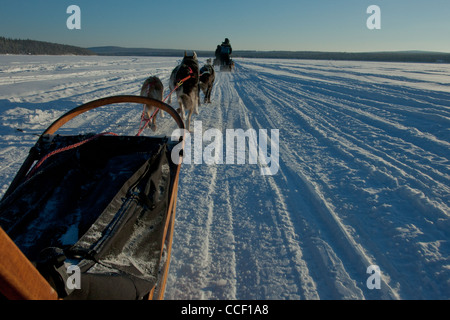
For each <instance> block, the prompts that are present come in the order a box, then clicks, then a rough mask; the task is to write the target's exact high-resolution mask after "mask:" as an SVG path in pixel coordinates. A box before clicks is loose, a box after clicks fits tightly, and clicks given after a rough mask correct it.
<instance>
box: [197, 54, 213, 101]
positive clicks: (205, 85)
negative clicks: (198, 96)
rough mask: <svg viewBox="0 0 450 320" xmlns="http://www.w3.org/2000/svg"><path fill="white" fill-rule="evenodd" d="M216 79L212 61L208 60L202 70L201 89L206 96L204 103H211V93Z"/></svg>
mask: <svg viewBox="0 0 450 320" xmlns="http://www.w3.org/2000/svg"><path fill="white" fill-rule="evenodd" d="M215 79H216V74H215V71H214V67H213V66H212V65H211V59H208V60H207V63H206V65H204V66H203V67H202V68H201V69H200V89H202V91H203V94H204V95H205V99H204V103H211V92H212V89H213V86H214V81H215Z"/></svg>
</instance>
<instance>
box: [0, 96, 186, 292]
mask: <svg viewBox="0 0 450 320" xmlns="http://www.w3.org/2000/svg"><path fill="white" fill-rule="evenodd" d="M118 103H138V104H148V105H153V106H156V107H157V108H159V109H161V110H163V111H165V112H167V113H169V114H170V115H171V116H172V118H173V119H174V120H175V122H176V123H177V125H178V127H179V128H180V129H184V123H183V121H182V119H181V118H180V116H179V115H178V113H177V112H176V111H175V110H174V109H173V108H172V107H171V106H169V105H167V104H165V103H163V102H161V101H158V100H153V99H150V98H145V97H138V96H115V97H108V98H104V99H100V100H96V101H93V102H90V103H87V104H84V105H82V106H80V107H78V108H75V109H73V110H72V111H70V112H68V113H67V114H65V115H64V116H62V117H61V118H59V119H58V120H57V121H55V122H54V123H53V124H52V125H51V126H50V127H49V128H48V129H47V130H46V131H45V132H44V133H43V134H42V135H41V137H40V138H39V140H38V141H37V143H36V145H35V146H34V147H33V148H32V149H31V150H30V154H29V156H28V158H27V159H26V160H25V162H24V164H23V165H22V167H21V169H20V170H19V172H18V173H17V175H16V177H15V179H14V180H13V182H12V183H11V185H10V187H9V189H8V190H7V192H6V193H5V195H4V197H3V199H2V201H1V202H0V226H1V228H0V291H1V295H3V297H5V298H7V299H37V300H43V299H68V300H69V299H75V300H85V299H93V300H101V299H108V300H110V299H121V300H125V299H127V300H128V299H130V300H134V299H137V300H139V299H163V297H164V291H165V285H166V281H167V274H168V269H169V262H170V255H171V247H172V236H173V229H174V222H175V211H176V203H177V189H178V178H179V174H180V167H181V161H179V163H178V164H175V163H173V162H172V160H171V152H172V150H173V149H174V147H175V146H176V145H178V144H179V143H181V144H182V143H183V141H182V140H183V137H181V138H180V141H176V142H172V141H170V140H169V138H167V137H163V138H158V137H138V136H111V135H109V134H86V135H78V136H62V135H57V134H56V131H57V130H58V129H59V128H60V127H61V126H63V125H64V124H65V123H67V122H68V121H70V120H72V119H73V118H75V117H76V116H78V115H80V114H82V113H84V112H86V111H89V110H92V109H95V108H98V107H103V106H107V105H111V104H118ZM178 147H179V146H178ZM180 156H181V155H180Z"/></svg>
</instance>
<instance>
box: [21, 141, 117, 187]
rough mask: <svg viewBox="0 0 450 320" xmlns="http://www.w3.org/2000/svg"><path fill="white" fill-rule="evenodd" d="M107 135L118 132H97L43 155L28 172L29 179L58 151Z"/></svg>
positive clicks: (76, 146) (73, 147)
mask: <svg viewBox="0 0 450 320" xmlns="http://www.w3.org/2000/svg"><path fill="white" fill-rule="evenodd" d="M105 135H113V136H117V134H115V133H113V132H104V133H99V134H97V135H95V136H93V137H91V138H89V139H86V140H83V141H80V142H78V143H75V144H72V145H70V146H67V147H63V148H60V149H57V150H55V151H52V152H50V153H48V154H47V155H45V157H43V158H42V159H41V160H39V162H38V163H36V165H35V166H34V168H33V169H31V171H30V173H28V175H27V180H28V179H30V178H31V177H32V176H33V175H34V174H35V172H36V170H37V169H38V168H39V167H40V166H41V165H42V164H43V163H44V162H45V161H46V160H47V159H48V158H50V157H52V156H54V155H56V154H58V153H61V152H64V151H68V150H71V149H75V148H78V147H80V146H82V145H83V144H85V143H88V142H90V141H92V140H95V139H97V138H98V137H101V136H105Z"/></svg>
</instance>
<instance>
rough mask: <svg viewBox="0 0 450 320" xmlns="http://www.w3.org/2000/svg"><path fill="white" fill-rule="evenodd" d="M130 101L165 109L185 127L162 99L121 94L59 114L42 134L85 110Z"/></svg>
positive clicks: (172, 109)
mask: <svg viewBox="0 0 450 320" xmlns="http://www.w3.org/2000/svg"><path fill="white" fill-rule="evenodd" d="M130 102H131V103H140V104H148V105H151V106H155V107H157V108H159V109H161V110H163V111H166V112H167V113H168V114H170V115H171V117H172V118H173V119H174V120H175V122H176V123H177V125H178V127H179V128H180V129H184V128H185V126H184V122H183V119H181V117H180V115H179V114H178V112H177V111H175V109H174V108H172V107H171V106H170V105H168V104H166V103H164V102H162V101H159V100H155V99H152V98H146V97H141V96H127V95H123V96H113V97H107V98H102V99H98V100H95V101H91V102H88V103H85V104H83V105H81V106H79V107H77V108H75V109H72V110H71V111H69V112H67V113H66V114H64V115H63V116H61V117H60V118H59V119H58V120H56V121H55V122H53V124H51V125H50V127H48V129H47V130H45V132H44V133H43V134H42V135H46V134H54V133H55V132H56V131H57V130H58V129H59V128H61V127H62V126H63V125H64V124H66V123H67V122H69V121H70V120H72V119H73V118H75V117H77V116H79V115H80V114H82V113H84V112H86V111H89V110H92V109H95V108H99V107H103V106H107V105H111V104H116V103H130Z"/></svg>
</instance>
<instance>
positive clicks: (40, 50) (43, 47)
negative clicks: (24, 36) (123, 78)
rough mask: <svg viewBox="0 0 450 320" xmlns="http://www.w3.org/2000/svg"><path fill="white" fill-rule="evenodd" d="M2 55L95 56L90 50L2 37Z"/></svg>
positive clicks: (0, 46) (0, 44)
mask: <svg viewBox="0 0 450 320" xmlns="http://www.w3.org/2000/svg"><path fill="white" fill-rule="evenodd" d="M0 54H31V55H95V53H94V52H92V51H90V50H88V49H84V48H79V47H75V46H69V45H63V44H56V43H50V42H44V41H35V40H20V39H9V38H5V37H0Z"/></svg>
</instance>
